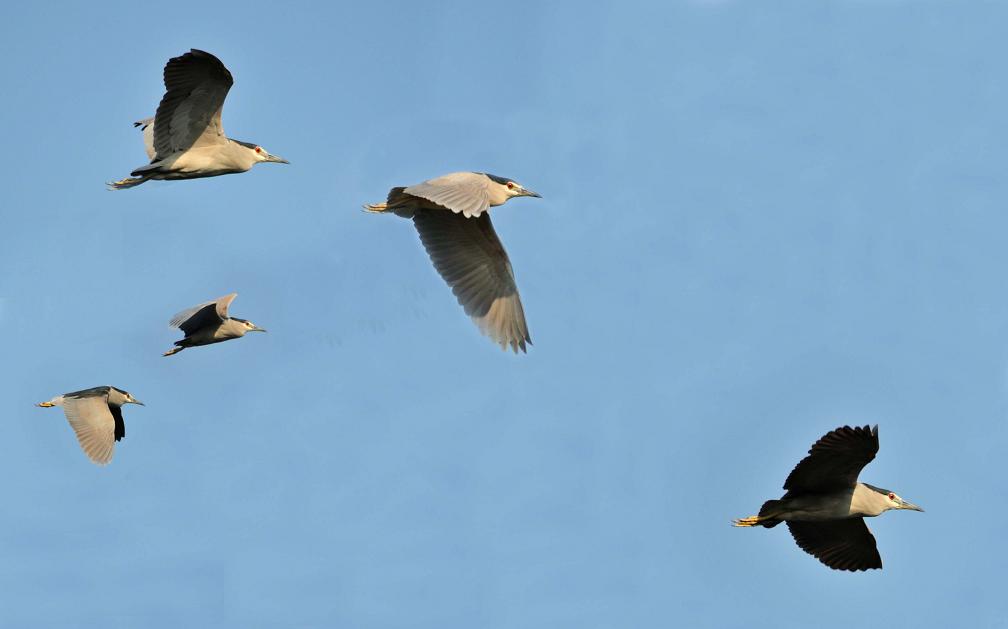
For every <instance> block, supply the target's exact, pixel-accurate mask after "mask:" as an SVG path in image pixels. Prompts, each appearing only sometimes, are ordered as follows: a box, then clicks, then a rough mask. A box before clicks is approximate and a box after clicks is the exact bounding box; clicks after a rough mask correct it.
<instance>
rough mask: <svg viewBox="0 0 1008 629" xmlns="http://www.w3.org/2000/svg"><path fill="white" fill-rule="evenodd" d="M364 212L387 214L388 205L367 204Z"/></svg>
mask: <svg viewBox="0 0 1008 629" xmlns="http://www.w3.org/2000/svg"><path fill="white" fill-rule="evenodd" d="M364 211H365V212H375V213H381V212H387V211H388V203H374V204H366V205H364Z"/></svg>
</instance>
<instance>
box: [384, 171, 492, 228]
mask: <svg viewBox="0 0 1008 629" xmlns="http://www.w3.org/2000/svg"><path fill="white" fill-rule="evenodd" d="M489 184H490V180H489V179H488V178H487V177H486V175H483V174H481V173H451V174H450V175H444V176H443V177H437V178H436V179H429V180H427V181H425V182H423V183H418V184H416V185H415V186H409V187H408V188H406V189H405V190H404V192H405V193H406V194H412V195H413V196H415V197H420V198H422V199H427V200H428V201H431V202H433V203H437V204H438V205H440V206H443V207H446V208H448V209H449V210H451V211H452V212H455V213H456V214H460V213H461V214H462V215H463V216H465V217H470V216H479V215H480V214H482V213H483V212H486V211H487V209H488V208H489V207H490V191H489V188H488V186H489Z"/></svg>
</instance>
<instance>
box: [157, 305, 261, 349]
mask: <svg viewBox="0 0 1008 629" xmlns="http://www.w3.org/2000/svg"><path fill="white" fill-rule="evenodd" d="M237 296H238V293H231V294H230V295H224V296H223V297H218V298H217V299H215V300H213V301H208V302H205V303H202V304H200V305H198V306H193V307H192V308H189V309H188V310H183V311H182V312H180V313H178V314H176V315H175V316H174V317H172V320H171V321H170V322H169V323H168V325H170V326H171V327H173V328H178V329H180V330H182V331H183V332H184V333H185V338H183V339H182V340H180V341H175V347H173V348H171V349H170V350H168V351H167V352H165V353H164V355H165V356H171V355H172V354H177V353H179V352H181V351H182V350H184V349H185V348H187V347H196V346H197V345H210V344H211V343H220V342H221V341H230V340H231V339H237V338H241V337H243V336H245V333H246V332H265V331H266V330H264V329H262V328H260V327H259V326H257V325H256V324H254V323H252V322H251V321H247V320H245V319H239V318H238V317H229V316H228V306H230V305H231V302H232V301H234V298H235V297H237Z"/></svg>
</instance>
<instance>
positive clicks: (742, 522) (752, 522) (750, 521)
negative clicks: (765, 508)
mask: <svg viewBox="0 0 1008 629" xmlns="http://www.w3.org/2000/svg"><path fill="white" fill-rule="evenodd" d="M759 523H760V519H759V516H758V515H751V516H749V517H748V518H739V519H738V520H732V526H757V525H759Z"/></svg>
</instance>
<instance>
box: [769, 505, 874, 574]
mask: <svg viewBox="0 0 1008 629" xmlns="http://www.w3.org/2000/svg"><path fill="white" fill-rule="evenodd" d="M787 525H788V529H790V530H791V535H792V537H794V540H795V543H796V544H798V547H799V548H801V549H802V550H804V551H805V552H807V553H808V554H810V555H812V556H813V557H815V558H816V559H818V560H819V561H821V562H822V563H824V564H826V565H827V566H829V567H830V568H833V569H834V570H850V571H851V572H856V571H858V570H871V569H873V568H881V567H882V557H880V556H879V552H878V548H877V547H876V546H875V536H874V535H872V534H871V531H869V530H868V525H867V524H865V521H864V518H847V519H844V520H821V521H817V522H811V521H799V520H788V521H787Z"/></svg>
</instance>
